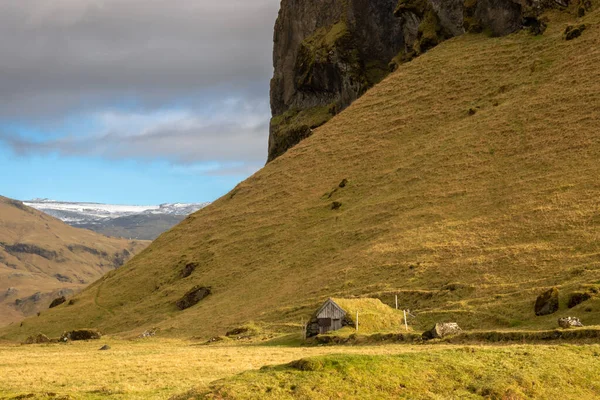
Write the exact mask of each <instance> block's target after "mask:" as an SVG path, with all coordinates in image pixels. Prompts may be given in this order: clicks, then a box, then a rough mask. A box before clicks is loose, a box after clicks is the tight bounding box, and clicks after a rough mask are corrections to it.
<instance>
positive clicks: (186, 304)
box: [175, 286, 211, 310]
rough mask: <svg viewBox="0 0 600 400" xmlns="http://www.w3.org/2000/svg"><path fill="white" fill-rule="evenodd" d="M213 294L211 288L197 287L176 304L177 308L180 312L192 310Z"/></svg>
mask: <svg viewBox="0 0 600 400" xmlns="http://www.w3.org/2000/svg"><path fill="white" fill-rule="evenodd" d="M210 293H211V290H210V287H204V286H195V287H194V288H193V289H191V290H190V291H189V292H187V293H186V294H185V295H184V296H183V297H182V298H181V299H180V300H178V301H177V302H176V303H175V304H176V305H177V308H179V309H180V310H185V309H186V308H190V307H192V306H195V305H196V304H198V302H200V300H202V299H203V298H205V297H206V296H208V295H209V294H210Z"/></svg>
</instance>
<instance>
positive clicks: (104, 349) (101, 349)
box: [98, 344, 110, 351]
mask: <svg viewBox="0 0 600 400" xmlns="http://www.w3.org/2000/svg"><path fill="white" fill-rule="evenodd" d="M98 350H100V351H106V350H110V346H109V345H107V344H105V345H104V346H102V347H100V348H99V349H98Z"/></svg>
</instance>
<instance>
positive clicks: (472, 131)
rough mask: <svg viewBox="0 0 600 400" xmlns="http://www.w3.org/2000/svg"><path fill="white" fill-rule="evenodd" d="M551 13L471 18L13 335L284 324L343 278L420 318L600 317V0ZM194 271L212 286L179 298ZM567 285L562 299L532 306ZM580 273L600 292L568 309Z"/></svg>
mask: <svg viewBox="0 0 600 400" xmlns="http://www.w3.org/2000/svg"><path fill="white" fill-rule="evenodd" d="M548 18H549V25H548V30H547V31H546V32H545V33H544V35H543V36H533V35H531V34H530V33H528V32H526V31H523V32H519V33H517V34H513V35H510V36H507V37H503V38H490V37H488V36H486V35H484V34H481V35H472V34H467V35H464V36H461V37H458V38H455V39H452V40H449V41H447V42H444V43H443V44H441V45H440V46H438V47H436V48H434V49H433V50H431V51H429V52H427V53H426V54H424V55H422V56H420V57H418V58H417V59H415V60H413V61H411V62H410V63H407V64H404V65H402V66H401V67H400V68H399V69H398V70H397V71H396V72H394V73H393V74H391V75H390V76H389V77H387V78H386V79H385V80H384V81H382V82H381V83H380V84H379V85H377V86H375V87H374V88H373V89H372V90H370V91H369V92H368V93H366V94H365V95H364V96H363V97H362V98H360V99H359V100H357V101H356V102H355V103H354V104H353V105H352V106H350V107H349V108H348V109H347V110H346V111H344V112H342V113H340V114H339V115H337V116H335V117H334V118H333V119H332V120H331V121H329V122H328V123H327V124H325V125H324V126H322V127H320V128H319V129H317V130H316V132H315V133H314V135H312V136H311V137H310V138H308V139H306V140H304V141H303V142H301V143H300V144H299V145H297V146H296V147H294V148H293V149H291V150H290V151H289V152H287V153H286V154H285V155H283V156H282V157H280V158H278V159H276V160H275V161H274V162H272V163H269V164H268V165H267V166H265V167H264V168H263V169H262V170H260V171H259V172H257V173H256V174H255V175H254V176H252V177H251V178H249V179H248V180H246V181H244V182H242V183H241V184H239V185H238V186H237V187H236V188H235V189H234V190H233V191H232V192H231V193H229V194H228V195H226V196H224V197H223V198H221V199H219V200H218V201H216V202H214V203H213V204H211V205H210V206H209V207H207V208H205V209H203V210H201V211H200V212H198V213H196V214H194V215H192V216H190V217H189V218H187V219H186V220H185V221H183V222H182V223H181V224H180V225H178V226H177V227H176V228H174V229H173V230H171V231H169V232H168V233H166V234H164V235H162V236H161V237H160V238H158V239H157V240H156V241H155V242H154V243H153V244H152V245H151V246H150V247H149V248H147V249H146V250H145V251H144V252H142V253H141V254H140V255H139V256H137V257H135V258H134V259H133V260H132V261H131V262H129V263H128V264H127V265H126V266H125V267H124V268H121V269H119V270H117V271H114V272H110V273H108V274H107V275H106V276H105V277H104V278H103V279H102V280H101V281H99V282H97V283H95V284H93V285H92V286H90V287H89V288H88V289H87V290H86V291H85V292H84V293H82V294H81V295H80V296H78V297H77V299H78V301H79V302H78V303H77V304H75V305H74V306H72V307H66V306H60V307H57V308H56V309H53V310H52V311H50V312H46V313H43V314H42V316H41V317H40V318H34V319H30V320H27V321H25V324H24V326H23V327H18V326H14V327H11V328H10V329H8V330H3V331H1V332H0V336H3V337H5V338H13V339H23V338H25V337H26V336H28V335H30V334H36V333H38V332H44V333H46V334H48V335H52V336H55V335H57V334H59V333H60V332H61V331H62V330H65V329H75V328H83V327H90V326H91V327H98V328H99V329H101V330H103V331H105V333H119V334H121V335H122V336H124V337H127V336H135V335H137V334H139V333H140V332H142V331H143V330H145V329H148V328H151V327H154V326H156V327H159V328H160V329H161V330H160V333H159V334H160V335H163V336H179V337H191V336H202V337H207V338H208V337H210V336H217V335H223V334H224V333H225V332H226V331H227V330H229V329H232V328H236V327H239V326H240V325H243V324H245V323H247V322H250V321H254V322H256V323H258V324H262V326H263V328H264V329H266V330H273V331H285V330H286V329H288V328H289V325H290V324H296V325H299V324H300V322H301V321H302V319H304V320H305V321H306V319H307V318H308V317H309V316H310V315H311V314H312V313H313V312H314V311H315V310H316V309H317V307H318V306H319V305H320V304H321V303H322V302H323V301H324V300H325V299H327V298H328V297H334V298H340V297H343V298H347V297H351V296H370V297H376V298H380V299H382V301H384V303H387V304H388V305H391V304H393V301H394V300H393V299H394V295H395V294H398V296H399V300H400V306H401V308H410V309H411V310H412V311H413V313H414V315H415V316H416V317H417V318H416V319H414V321H412V324H413V327H414V329H415V330H417V331H418V330H423V329H427V328H429V327H430V326H431V325H432V324H433V323H434V322H436V321H444V320H453V321H456V322H458V323H459V324H460V325H461V326H462V327H463V328H465V329H553V328H555V327H556V319H557V318H558V317H562V316H567V315H573V316H576V317H580V318H581V319H582V321H583V323H584V324H585V325H598V324H600V297H599V296H598V295H597V293H600V212H599V210H600V181H599V180H598V176H600V163H599V162H598V160H599V159H600V140H599V132H600V68H598V65H599V64H600V13H599V12H598V11H597V10H596V11H593V12H590V13H588V14H587V15H586V16H585V17H584V18H581V19H577V18H576V17H575V16H573V15H569V14H567V13H558V12H553V13H550V14H548ZM574 23H577V24H579V23H585V24H587V26H588V27H587V29H586V30H585V31H584V33H583V35H582V36H581V37H580V38H578V39H576V40H572V41H565V40H564V38H563V32H564V30H565V28H566V27H567V26H568V25H569V24H574ZM343 179H347V180H348V181H347V185H346V186H345V187H343V188H341V187H339V184H340V182H341V181H342V180H343ZM334 201H335V202H339V203H341V207H339V208H338V209H335V210H334V209H332V204H333V202H334ZM188 263H195V264H196V265H197V268H196V270H195V271H194V272H193V274H192V275H191V276H189V277H185V278H183V277H182V275H181V271H182V269H183V268H184V267H185V266H186V265H187V264H188ZM195 285H201V286H210V287H212V294H211V295H210V296H208V297H207V298H206V299H205V300H203V301H202V302H201V303H200V304H198V305H196V306H194V307H192V308H190V309H188V310H185V311H180V310H178V309H177V307H176V306H175V302H176V301H177V300H178V299H179V298H180V297H181V296H183V294H185V293H186V292H187V291H188V290H189V289H190V288H192V287H194V286H195ZM553 286H556V287H558V288H559V290H560V302H561V308H560V310H559V312H557V313H556V314H554V315H550V316H545V317H536V316H535V314H534V312H533V305H534V302H535V299H536V297H537V296H538V295H539V294H540V293H541V292H542V291H544V290H547V289H548V288H551V287H553ZM578 291H588V292H590V293H591V294H592V298H591V299H590V300H588V301H586V302H585V303H583V304H580V305H578V306H577V307H575V308H572V309H568V308H567V305H566V303H567V300H568V297H569V295H570V294H571V293H573V292H578ZM293 329H296V328H293Z"/></svg>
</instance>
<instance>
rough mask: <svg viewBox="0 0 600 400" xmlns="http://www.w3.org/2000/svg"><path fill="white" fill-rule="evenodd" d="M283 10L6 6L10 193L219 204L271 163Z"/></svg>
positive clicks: (259, 0)
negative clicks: (275, 41)
mask: <svg viewBox="0 0 600 400" xmlns="http://www.w3.org/2000/svg"><path fill="white" fill-rule="evenodd" d="M278 5H279V1H278V0H223V1H221V2H212V1H207V0H179V1H178V2H172V1H166V0H105V1H102V2H98V1H97V0H53V1H52V2H48V1H47V0H20V1H19V2H3V3H2V4H0V52H1V54H3V57H2V58H3V59H2V62H0V93H2V96H0V171H2V172H1V173H0V182H1V184H0V195H3V196H7V197H11V198H16V199H20V200H28V199H32V198H51V199H55V200H64V201H92V202H104V203H117V204H156V203H165V202H204V201H212V200H215V199H216V198H218V197H219V196H221V195H223V194H225V193H226V192H227V191H229V190H230V189H232V188H233V187H234V186H235V185H236V184H237V183H238V182H240V181H241V180H243V179H245V178H246V177H248V176H249V175H251V174H252V173H254V172H255V171H257V170H258V169H259V168H261V167H262V166H263V165H264V162H265V160H266V155H267V141H268V120H269V117H270V107H269V98H268V90H269V79H270V76H271V74H272V67H271V47H272V29H273V24H274V22H275V18H276V16H277V9H278Z"/></svg>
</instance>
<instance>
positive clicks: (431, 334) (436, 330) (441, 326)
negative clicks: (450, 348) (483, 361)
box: [422, 322, 462, 340]
mask: <svg viewBox="0 0 600 400" xmlns="http://www.w3.org/2000/svg"><path fill="white" fill-rule="evenodd" d="M460 332H462V329H460V327H459V326H458V324H457V323H456V322H446V323H438V324H435V326H434V327H433V328H431V329H430V330H428V331H426V332H423V335H422V338H423V340H431V339H441V338H444V337H446V336H450V335H456V334H458V333H460Z"/></svg>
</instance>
